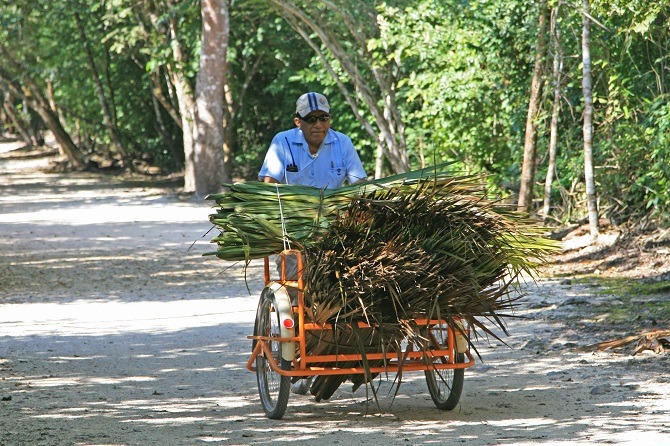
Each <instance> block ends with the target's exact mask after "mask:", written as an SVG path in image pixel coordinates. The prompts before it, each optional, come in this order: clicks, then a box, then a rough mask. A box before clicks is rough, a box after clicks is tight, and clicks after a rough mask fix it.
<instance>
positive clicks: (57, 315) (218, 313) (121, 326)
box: [0, 298, 255, 338]
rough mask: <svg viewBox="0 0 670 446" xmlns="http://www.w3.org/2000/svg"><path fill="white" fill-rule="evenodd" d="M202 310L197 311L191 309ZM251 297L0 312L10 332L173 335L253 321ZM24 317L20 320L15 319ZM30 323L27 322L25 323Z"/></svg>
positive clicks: (33, 307) (1, 321) (71, 305)
mask: <svg viewBox="0 0 670 446" xmlns="http://www.w3.org/2000/svg"><path fill="white" fill-rule="evenodd" d="M193 308H198V311H196V312H194V311H192V310H193ZM254 317H255V312H254V311H253V310H250V309H249V300H248V299H247V298H230V299H218V300H209V299H208V300H197V299H192V300H179V301H171V302H151V301H149V302H147V301H140V302H124V301H120V300H118V301H111V302H96V301H89V302H84V301H77V302H75V303H66V304H59V303H42V304H40V303H34V304H27V303H26V304H17V305H12V306H9V307H6V308H3V311H2V312H0V324H2V326H3V334H4V335H5V336H14V337H17V338H21V337H25V336H34V335H53V336H100V335H110V334H120V333H128V332H131V333H153V334H156V333H170V332H176V331H180V330H184V329H188V328H192V327H207V326H217V325H220V324H222V323H225V322H237V321H240V320H247V321H252V320H253V318H254ZM15 321H21V322H15ZM25 324H28V327H26V325H25Z"/></svg>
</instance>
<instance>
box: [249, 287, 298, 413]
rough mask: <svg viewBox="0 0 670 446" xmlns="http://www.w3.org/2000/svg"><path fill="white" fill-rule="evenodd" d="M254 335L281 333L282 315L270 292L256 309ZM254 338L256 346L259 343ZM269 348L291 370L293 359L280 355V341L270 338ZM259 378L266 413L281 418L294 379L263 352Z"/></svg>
mask: <svg viewBox="0 0 670 446" xmlns="http://www.w3.org/2000/svg"><path fill="white" fill-rule="evenodd" d="M254 335H255V336H275V337H279V336H280V331H279V315H278V313H277V312H276V311H274V304H273V296H272V294H271V293H265V292H264V293H263V294H262V295H261V301H260V302H259V304H258V311H257V312H256V324H255V326H254ZM256 342H258V341H256V340H254V345H253V346H254V347H255V346H256ZM269 344H270V348H271V350H272V356H273V357H274V360H275V361H276V362H277V363H278V364H279V366H280V367H281V368H282V369H283V370H290V369H291V361H287V360H285V359H283V358H282V357H281V343H280V342H277V341H270V343H269ZM256 380H257V382H258V394H259V395H260V397H261V405H262V406H263V410H264V411H265V415H266V416H267V417H268V418H271V419H273V420H279V419H281V418H282V417H283V416H284V412H285V411H286V406H287V405H288V397H289V392H290V390H291V378H290V377H289V376H282V375H280V374H279V373H277V372H275V371H274V370H272V368H271V367H270V362H269V361H268V360H267V359H266V358H265V355H264V354H263V353H261V354H259V355H258V356H257V357H256Z"/></svg>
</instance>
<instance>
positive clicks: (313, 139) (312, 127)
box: [294, 110, 330, 150]
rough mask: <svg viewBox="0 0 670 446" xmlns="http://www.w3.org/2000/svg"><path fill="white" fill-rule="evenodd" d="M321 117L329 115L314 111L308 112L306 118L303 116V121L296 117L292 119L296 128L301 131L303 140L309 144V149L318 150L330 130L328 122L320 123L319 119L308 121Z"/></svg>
mask: <svg viewBox="0 0 670 446" xmlns="http://www.w3.org/2000/svg"><path fill="white" fill-rule="evenodd" d="M323 116H330V115H329V114H328V113H326V112H324V111H322V110H316V111H313V112H310V113H309V114H308V115H307V116H304V117H303V119H300V118H298V117H296V118H295V119H294V122H295V125H297V126H298V128H299V129H300V130H302V133H303V135H305V140H306V141H307V143H308V144H309V146H310V149H311V148H314V150H316V149H318V148H319V146H320V145H321V143H322V142H323V140H324V139H325V138H326V134H327V133H328V129H329V128H330V120H327V121H321V120H320V119H317V120H316V121H315V122H309V121H310V120H312V119H313V118H322V117H323Z"/></svg>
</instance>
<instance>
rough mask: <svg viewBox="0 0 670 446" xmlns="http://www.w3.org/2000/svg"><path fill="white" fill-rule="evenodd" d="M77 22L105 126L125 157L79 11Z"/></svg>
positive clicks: (76, 17)
mask: <svg viewBox="0 0 670 446" xmlns="http://www.w3.org/2000/svg"><path fill="white" fill-rule="evenodd" d="M74 18H75V22H76V23H77V30H78V31H79V37H80V38H81V43H82V45H83V47H84V52H85V53H86V59H87V62H88V67H89V69H90V70H91V74H92V75H93V83H94V84H95V90H96V92H97V94H98V100H99V101H100V107H101V108H102V117H103V122H104V124H105V128H106V129H107V131H108V132H109V137H110V139H111V141H112V146H113V147H114V151H115V152H116V153H118V154H119V155H121V157H123V158H124V159H125V158H126V157H127V156H128V154H127V152H126V149H125V147H124V146H123V143H122V142H121V132H120V131H119V128H118V127H117V125H116V117H115V116H113V115H112V109H111V108H110V106H109V102H108V101H107V96H106V95H105V89H104V86H103V85H102V81H101V80H100V74H99V73H98V68H97V66H96V64H95V58H94V57H93V51H92V50H91V43H90V41H89V40H88V37H87V36H86V32H85V31H84V26H83V24H82V21H81V17H80V16H79V13H77V12H75V13H74Z"/></svg>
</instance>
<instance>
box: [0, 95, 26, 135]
mask: <svg viewBox="0 0 670 446" xmlns="http://www.w3.org/2000/svg"><path fill="white" fill-rule="evenodd" d="M3 107H4V109H5V112H6V113H7V117H8V118H9V120H10V121H11V122H12V125H13V126H14V128H15V129H16V131H17V132H18V133H19V135H21V139H23V142H25V143H26V145H27V146H28V147H32V146H33V139H32V138H31V137H30V133H29V132H28V130H27V129H26V124H25V123H24V122H23V121H22V119H21V117H20V116H19V114H18V113H17V112H16V108H15V107H14V103H13V102H12V96H11V95H10V94H9V92H8V91H6V92H5V101H4V104H3Z"/></svg>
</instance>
